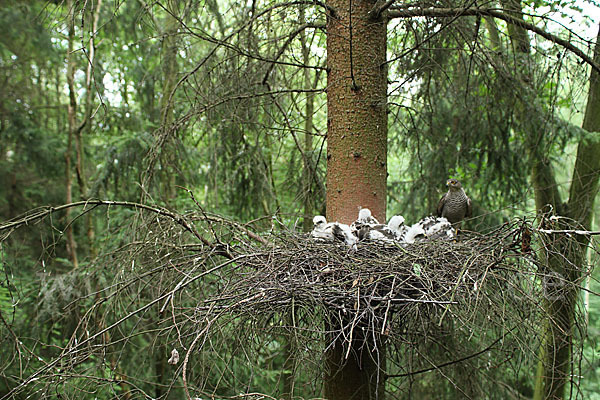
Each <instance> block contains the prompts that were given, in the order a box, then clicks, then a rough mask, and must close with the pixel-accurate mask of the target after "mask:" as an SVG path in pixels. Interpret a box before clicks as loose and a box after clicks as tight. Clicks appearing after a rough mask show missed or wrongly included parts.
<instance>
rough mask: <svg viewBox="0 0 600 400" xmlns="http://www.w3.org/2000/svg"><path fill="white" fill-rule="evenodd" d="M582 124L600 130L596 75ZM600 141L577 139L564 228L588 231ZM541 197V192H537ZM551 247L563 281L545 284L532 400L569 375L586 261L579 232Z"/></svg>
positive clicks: (558, 392) (561, 390) (555, 389)
mask: <svg viewBox="0 0 600 400" xmlns="http://www.w3.org/2000/svg"><path fill="white" fill-rule="evenodd" d="M599 40H600V31H599V32H598V38H597V40H596V49H595V52H594V61H595V62H600V45H599V44H598V43H600V42H599ZM583 128H584V129H585V130H587V131H588V132H598V131H600V76H599V74H598V72H597V71H595V70H593V69H592V70H591V72H590V89H589V92H588V101H587V107H586V110H585V116H584V121H583ZM598 154H600V142H598V141H597V140H590V139H588V138H582V139H581V141H580V142H579V145H578V147H577V158H576V161H575V168H574V170H573V177H572V181H571V187H570V191H569V201H568V203H567V206H566V209H565V210H564V211H565V212H564V214H565V216H566V217H568V221H573V223H567V225H566V226H559V228H571V227H574V226H575V227H577V228H580V227H583V228H585V229H588V230H589V229H591V223H592V215H593V209H594V199H595V198H596V195H597V194H598V178H599V177H600V157H598ZM541 197H543V196H541ZM547 239H548V244H549V245H550V246H551V248H550V250H551V251H552V252H551V253H549V254H550V256H549V257H548V260H547V261H548V269H549V273H550V274H552V276H555V277H558V278H559V279H561V280H562V281H559V282H558V283H556V282H552V283H554V284H552V285H547V293H548V296H547V298H546V307H547V313H548V319H547V320H546V322H545V327H544V341H543V343H542V347H541V349H540V363H539V365H538V371H537V375H536V385H535V395H534V399H536V400H541V399H563V398H565V388H566V386H567V384H568V383H569V382H570V380H571V379H570V377H571V375H572V373H573V372H572V355H571V347H572V341H573V324H574V316H575V308H576V303H577V300H578V296H579V285H580V284H581V280H582V272H583V270H584V266H585V264H586V249H587V246H588V244H589V237H588V236H584V235H579V236H578V237H577V239H576V240H574V239H571V238H568V237H566V236H565V235H560V236H559V234H554V235H552V236H549V237H548V238H547Z"/></svg>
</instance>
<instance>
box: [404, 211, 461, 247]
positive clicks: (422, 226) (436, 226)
mask: <svg viewBox="0 0 600 400" xmlns="http://www.w3.org/2000/svg"><path fill="white" fill-rule="evenodd" d="M454 236H455V232H454V228H452V224H451V223H450V222H449V221H448V220H447V219H446V218H444V217H433V216H429V217H425V218H423V219H422V220H420V221H419V222H417V223H416V224H414V225H413V226H411V227H410V228H409V229H408V231H407V232H406V234H405V235H404V238H403V240H402V242H404V243H408V244H412V243H415V242H425V241H428V240H448V239H452V238H454Z"/></svg>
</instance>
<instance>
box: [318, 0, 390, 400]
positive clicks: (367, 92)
mask: <svg viewBox="0 0 600 400" xmlns="http://www.w3.org/2000/svg"><path fill="white" fill-rule="evenodd" d="M375 5H376V1H373V0H362V1H357V0H350V1H341V0H332V1H329V2H328V6H329V7H330V14H329V15H328V19H327V66H328V75H327V113H328V117H327V196H326V207H327V219H328V220H330V221H340V222H344V223H351V222H352V221H354V220H355V219H356V217H357V215H358V211H359V208H360V207H366V208H369V209H371V211H372V212H373V215H374V216H375V217H376V218H378V219H380V220H381V221H383V220H385V208H386V178H387V67H386V63H385V61H386V20H385V19H384V17H380V16H376V17H374V18H371V17H370V15H369V12H370V11H371V10H372V9H373V8H374V7H375ZM326 329H327V327H326ZM361 333H362V330H361V329H360V328H359V327H357V328H356V329H355V331H354V332H353V340H352V342H351V343H345V342H344V340H343V339H340V338H335V339H334V338H333V337H328V338H327V342H328V343H331V341H334V343H333V346H332V347H331V348H330V350H329V351H328V352H327V354H326V355H325V358H326V364H327V365H326V373H325V381H324V394H325V397H326V398H327V399H330V400H342V399H343V400H349V399H383V398H384V390H383V389H384V384H383V373H382V372H383V371H382V369H383V368H384V366H385V356H384V354H385V350H384V347H383V345H382V344H381V343H380V341H379V340H378V339H376V340H373V339H372V338H370V337H369V338H364V337H361ZM347 346H350V351H348V352H347V348H348V347H347ZM374 349H377V350H374Z"/></svg>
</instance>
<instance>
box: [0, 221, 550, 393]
mask: <svg viewBox="0 0 600 400" xmlns="http://www.w3.org/2000/svg"><path fill="white" fill-rule="evenodd" d="M259 223H262V228H261V229H255V228H252V226H251V225H241V224H238V223H236V222H233V221H230V220H227V219H223V218H221V217H218V216H215V215H207V214H206V213H204V212H202V213H195V214H188V215H185V216H178V217H177V218H172V216H171V215H168V214H165V213H162V214H158V215H157V214H153V215H152V216H151V217H149V218H143V219H141V220H140V221H138V222H137V225H136V227H135V229H132V231H131V233H130V235H131V236H133V237H134V238H133V239H132V240H131V242H129V243H119V244H118V245H117V246H115V247H117V249H116V250H115V251H111V252H108V251H107V252H105V253H103V254H102V255H101V256H99V257H98V259H97V260H95V261H94V263H93V264H91V266H90V270H89V271H86V272H85V273H81V272H79V274H80V275H78V276H79V279H80V281H81V282H84V281H85V283H86V285H87V286H92V289H90V293H89V294H88V295H82V296H81V297H79V298H76V299H69V300H68V302H67V301H66V303H67V304H64V305H63V310H64V312H63V315H69V314H72V313H75V314H76V315H77V318H78V319H77V323H76V324H75V325H74V326H72V327H71V331H70V332H68V335H69V336H68V337H69V340H68V341H67V342H66V343H65V344H60V345H59V346H56V349H57V350H56V351H55V352H54V353H52V355H51V356H50V357H49V358H46V359H45V360H44V361H43V362H42V363H39V364H38V365H37V369H35V370H34V372H31V371H29V372H28V373H27V371H22V375H21V376H18V377H14V380H15V382H16V385H15V387H14V389H13V391H12V392H11V394H14V393H16V392H19V391H29V392H34V391H37V392H39V391H44V392H49V391H52V390H57V389H56V388H57V387H60V388H61V390H64V389H65V387H69V388H70V390H72V391H73V392H74V393H75V392H78V393H79V392H81V391H89V390H92V389H91V386H93V388H94V390H99V388H101V387H104V388H107V390H108V388H111V389H110V390H117V389H115V387H118V390H117V391H118V392H119V393H121V394H122V395H123V396H124V397H126V398H132V397H137V396H136V395H139V397H140V398H148V397H158V396H156V394H154V393H148V391H149V390H151V389H148V387H151V386H148V382H149V381H153V380H154V382H156V380H157V378H160V379H161V381H160V383H161V385H162V387H163V389H164V392H163V394H166V393H168V392H169V391H173V390H180V391H183V392H185V393H186V394H187V395H188V396H189V398H194V396H206V395H210V396H213V397H217V398H226V397H227V396H229V397H235V396H237V395H239V393H246V394H247V393H250V392H252V391H253V389H254V387H253V384H252V382H253V379H255V376H254V375H253V374H254V373H255V372H254V370H255V369H256V368H262V369H263V370H264V369H265V368H267V369H268V367H267V366H268V365H270V364H269V363H270V362H271V361H268V360H270V359H276V358H279V359H280V360H282V361H281V363H283V365H278V366H276V365H275V364H273V366H272V369H273V370H278V371H279V370H285V374H287V375H290V374H291V375H292V378H293V379H292V380H293V381H294V382H296V383H295V384H296V385H297V387H300V386H301V385H302V390H301V391H302V393H314V394H315V395H318V394H319V391H320V387H319V386H318V385H315V383H314V382H316V381H318V380H319V379H318V378H319V377H322V376H323V375H324V374H325V375H327V374H330V373H332V371H328V370H327V369H328V368H331V365H330V364H327V363H326V362H325V357H324V354H327V353H328V352H330V351H332V350H334V349H337V352H336V354H339V357H338V358H339V360H337V361H338V364H337V365H341V364H343V363H344V362H346V361H347V360H348V359H349V358H350V357H352V356H353V354H354V353H355V351H356V349H357V348H361V347H365V348H366V349H368V351H367V352H366V354H369V355H370V357H372V358H373V360H374V361H375V363H376V364H377V365H378V367H379V368H380V376H381V379H386V380H387V382H388V383H389V385H387V387H388V388H390V389H389V390H391V391H396V392H401V391H403V390H405V389H406V388H409V387H410V386H411V385H412V382H414V380H415V379H416V377H417V376H422V375H423V374H425V373H427V372H431V371H434V372H435V373H436V374H439V376H441V377H443V378H444V379H445V380H447V382H449V383H450V384H451V385H452V386H454V387H455V388H457V390H458V391H460V392H461V393H463V394H465V395H467V396H469V397H473V398H477V397H478V396H479V395H480V394H481V393H484V392H486V393H490V392H489V391H488V390H486V385H489V386H492V387H496V388H497V384H498V382H497V381H496V380H497V379H501V378H500V375H502V373H501V372H502V370H506V369H509V370H513V369H514V370H515V371H518V370H519V368H525V367H527V368H529V367H531V366H532V365H533V364H534V363H535V361H536V353H537V348H538V345H539V340H540V337H539V335H540V334H541V333H540V332H539V326H540V320H541V315H542V310H543V301H544V284H543V281H544V279H545V274H546V273H547V272H546V270H545V269H544V266H543V264H542V262H541V261H540V260H539V257H538V255H537V254H536V253H535V252H533V251H532V250H531V247H530V245H529V240H530V239H531V238H530V235H531V231H532V229H531V225H530V221H526V220H516V221H514V222H512V223H507V224H504V225H502V226H501V227H499V228H498V229H496V230H494V231H492V232H489V233H487V234H485V235H483V234H478V233H472V232H471V233H470V232H465V233H463V234H461V235H459V237H458V239H457V240H454V241H430V242H423V243H415V244H412V245H410V246H405V247H402V246H400V245H397V244H389V243H377V242H368V241H364V242H360V243H359V244H358V249H357V250H353V249H350V248H348V246H346V245H344V244H342V243H339V244H338V243H324V242H320V241H317V240H314V239H313V238H311V237H310V236H309V235H306V234H299V233H296V232H294V231H290V230H288V229H286V228H285V227H284V226H283V224H279V223H278V222H277V220H272V221H270V223H271V229H270V230H267V229H265V224H264V221H262V222H261V221H259ZM265 230H267V232H266V233H265ZM535 241H536V239H535V237H534V245H533V248H534V249H535V247H536V243H535ZM539 244H540V246H539V248H540V249H541V250H540V251H546V252H547V251H549V249H548V248H546V247H543V246H541V242H540V243H539ZM90 274H91V275H90ZM90 276H92V277H93V278H92V282H93V283H92V284H90ZM555 278H556V277H555V276H553V279H554V280H556V279H555ZM103 279H105V280H106V283H103V282H105V281H103ZM540 282H542V284H540ZM13 336H14V337H15V338H17V337H19V334H18V332H14V333H13ZM142 339H143V340H142ZM20 343H21V344H20V345H19V343H18V342H16V344H15V346H16V349H17V351H16V352H15V354H18V356H16V358H15V359H13V361H10V362H7V363H5V365H4V367H5V368H8V367H9V366H10V364H11V363H15V362H17V361H16V360H17V358H18V357H27V354H28V353H30V354H31V355H34V354H36V353H35V351H34V350H33V349H34V348H35V346H34V345H31V346H29V347H27V348H25V346H26V343H27V342H20ZM284 344H285V346H284ZM35 345H38V343H36V344H35ZM19 346H23V347H21V348H19ZM284 347H285V348H284ZM384 347H385V348H386V350H385V351H384V350H383V348H384ZM148 352H149V353H150V354H153V355H155V357H158V358H159V360H158V361H156V360H155V363H156V364H155V365H158V363H161V362H162V364H163V365H166V370H165V371H163V372H162V373H163V374H164V375H163V376H160V377H157V376H156V375H155V374H154V373H149V372H148V368H144V366H143V365H144V363H148V361H147V360H145V361H143V360H144V357H147V356H148V354H149V353H148ZM384 353H386V355H385V359H386V362H385V363H384V362H383V361H382V360H383V359H384V357H383V354H384ZM30 358H31V357H30ZM167 359H168V364H167ZM123 360H133V363H130V364H129V365H126V363H125V362H124V361H123ZM135 360H140V361H139V362H137V364H136V361H135ZM161 360H162V361H161ZM21 361H22V360H21ZM236 363H237V365H238V367H237V369H234V367H233V365H236ZM272 363H275V362H274V361H273V362H272ZM131 364H133V365H138V367H139V369H137V370H135V369H134V370H132V369H131ZM32 365H33V364H32ZM99 365H100V366H101V367H103V368H105V372H103V373H100V374H98V371H99V370H100V371H102V369H101V368H100V369H99V368H98V366H99ZM239 365H243V367H242V366H239ZM449 365H452V366H453V368H445V367H446V366H449ZM465 371H471V372H470V374H469V375H466V374H465ZM144 374H146V375H145V376H142V375H144ZM473 374H478V375H480V377H481V379H473ZM515 374H516V372H515ZM57 376H60V379H57V378H56V377H57ZM436 376H437V375H436ZM315 378H316V379H315ZM283 379H285V377H284V376H283V374H282V375H277V376H276V377H275V378H273V381H274V382H275V383H274V385H275V386H274V387H279V384H280V383H281V381H282V380H283ZM515 379H518V377H517V376H516V375H515ZM473 382H477V383H476V384H474V383H473ZM98 383H101V385H98ZM263 390H264V389H263ZM276 390H278V389H274V391H273V392H272V393H275V392H276ZM124 394H127V396H125V395H124ZM503 395H504V394H503V393H499V396H503Z"/></svg>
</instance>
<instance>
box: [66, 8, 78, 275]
mask: <svg viewBox="0 0 600 400" xmlns="http://www.w3.org/2000/svg"><path fill="white" fill-rule="evenodd" d="M67 9H68V10H69V15H68V16H67V24H68V30H69V39H68V40H69V41H68V47H67V86H68V87H69V104H68V105H67V121H68V132H67V150H66V152H65V188H66V196H65V200H66V202H67V204H70V203H72V202H73V175H72V171H71V169H72V159H71V152H72V150H73V136H75V134H76V130H77V127H76V122H75V119H76V113H77V98H76V97H75V96H76V93H75V60H74V59H73V44H74V42H75V15H74V14H73V12H74V10H73V1H72V0H69V1H67ZM65 215H66V219H67V222H68V223H69V222H70V220H71V212H70V211H69V210H67V211H66V213H65ZM66 236H67V252H68V253H69V257H70V258H71V263H72V264H73V268H77V267H78V266H79V262H78V260H77V243H76V242H75V236H74V235H73V226H72V225H71V224H70V223H69V225H68V227H67V229H66Z"/></svg>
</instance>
